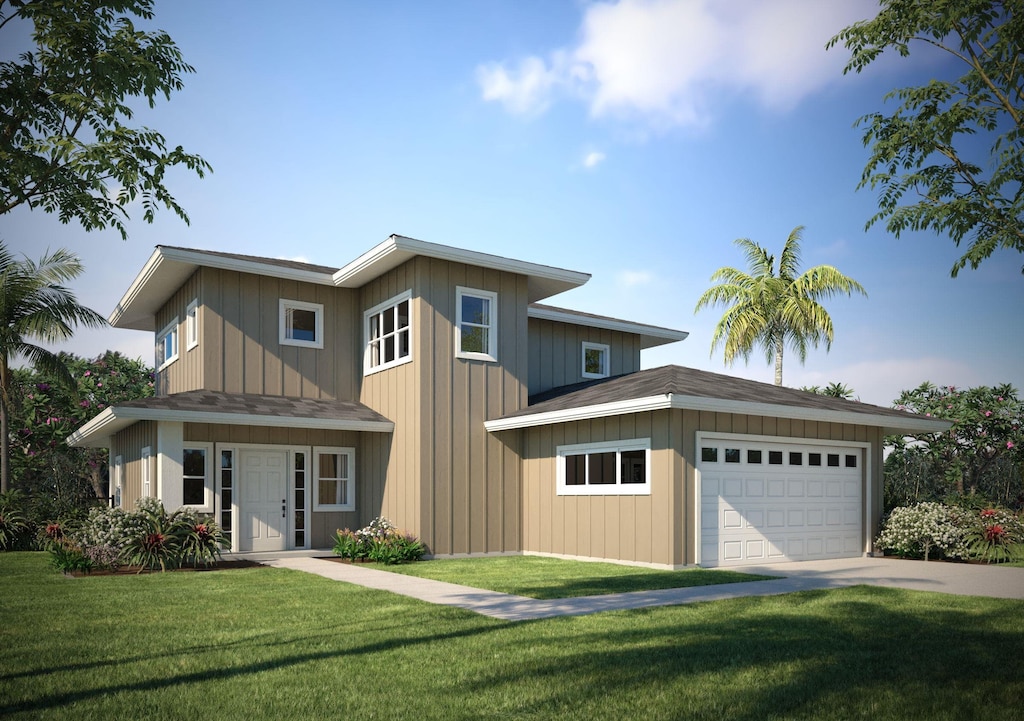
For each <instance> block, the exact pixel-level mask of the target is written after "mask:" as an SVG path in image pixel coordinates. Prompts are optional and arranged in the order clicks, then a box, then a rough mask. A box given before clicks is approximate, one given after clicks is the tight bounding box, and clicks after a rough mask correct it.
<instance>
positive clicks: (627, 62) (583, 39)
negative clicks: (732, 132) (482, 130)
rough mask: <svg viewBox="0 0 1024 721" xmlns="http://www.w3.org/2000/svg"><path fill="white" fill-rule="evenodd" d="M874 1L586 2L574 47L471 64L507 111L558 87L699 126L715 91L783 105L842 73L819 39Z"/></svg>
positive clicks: (536, 102)
mask: <svg viewBox="0 0 1024 721" xmlns="http://www.w3.org/2000/svg"><path fill="white" fill-rule="evenodd" d="M876 7H877V5H876V3H875V2H874V1H873V0H855V1H851V2H842V3H839V2H819V1H818V0H773V2H770V3H766V2H763V0H732V1H731V2H728V3H723V2H720V1H717V0H619V1H618V2H602V3H595V4H592V5H589V6H588V7H587V9H586V11H585V12H584V16H583V18H582V21H581V25H580V30H579V38H580V39H579V42H578V43H577V44H576V45H575V46H574V47H566V48H560V49H557V50H555V51H553V52H551V53H550V54H549V57H550V60H549V61H545V60H544V59H542V58H541V57H539V56H536V55H533V56H530V57H527V58H524V59H521V60H519V61H518V63H517V64H515V65H514V66H513V69H512V70H509V69H508V66H507V64H506V63H504V62H503V63H490V64H487V65H483V66H480V67H479V68H478V69H477V80H478V82H479V83H480V86H481V89H482V92H483V98H484V99H485V100H495V101H499V102H501V103H503V104H504V105H505V107H506V108H507V109H508V110H510V111H511V112H514V113H520V114H531V113H532V114H535V113H540V112H543V111H544V110H545V109H546V108H547V107H548V106H549V105H550V103H551V102H552V101H553V99H554V97H555V94H556V92H557V91H560V90H561V91H565V92H567V93H569V94H571V95H575V96H579V97H582V98H584V99H585V100H586V102H587V103H588V104H589V107H590V112H591V114H592V115H594V116H617V117H620V116H621V117H627V118H639V119H642V120H644V121H645V122H647V123H649V124H652V125H654V126H661V127H664V126H672V125H682V126H700V125H704V124H706V123H707V122H709V120H710V119H711V117H712V113H713V110H714V108H713V101H714V98H715V97H717V96H719V95H721V94H723V93H724V94H735V95H741V94H746V95H750V96H752V97H753V98H754V99H755V100H756V101H757V102H758V103H760V104H761V105H762V106H764V107H767V108H772V109H780V110H785V109H788V108H791V107H792V106H793V105H795V104H796V103H798V102H799V101H800V100H801V99H802V98H804V97H805V96H807V95H808V94H810V93H813V92H815V91H816V90H818V89H820V88H821V87H822V86H824V85H825V84H826V83H828V82H830V81H832V80H838V79H839V78H840V77H841V70H842V67H843V65H844V63H845V60H846V52H845V50H844V49H843V48H836V49H834V50H832V51H831V52H826V51H825V44H826V42H828V40H829V38H831V37H832V36H833V35H835V34H836V33H837V32H838V31H839V30H841V29H842V28H843V27H845V26H846V25H848V24H850V23H851V22H853V21H855V20H858V19H862V18H866V17H870V16H871V15H872V14H873V12H874V11H875V9H876Z"/></svg>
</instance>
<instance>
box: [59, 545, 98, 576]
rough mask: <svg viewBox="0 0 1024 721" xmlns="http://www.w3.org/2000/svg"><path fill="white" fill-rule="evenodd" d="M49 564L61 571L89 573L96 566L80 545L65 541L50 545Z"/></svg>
mask: <svg viewBox="0 0 1024 721" xmlns="http://www.w3.org/2000/svg"><path fill="white" fill-rule="evenodd" d="M50 565H51V566H53V567H54V568H55V569H57V570H58V571H60V572H61V573H82V572H84V573H89V572H90V571H92V570H93V569H94V568H95V567H96V564H95V563H93V561H92V559H91V558H89V557H88V556H86V555H85V552H84V551H83V550H82V548H81V547H80V546H76V545H74V544H72V543H68V542H66V541H65V542H63V543H54V544H53V545H52V546H51V547H50Z"/></svg>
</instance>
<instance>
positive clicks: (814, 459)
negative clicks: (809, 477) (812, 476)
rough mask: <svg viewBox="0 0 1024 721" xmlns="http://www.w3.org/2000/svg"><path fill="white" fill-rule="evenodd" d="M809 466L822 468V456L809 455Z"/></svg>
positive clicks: (818, 454) (816, 454) (817, 454)
mask: <svg viewBox="0 0 1024 721" xmlns="http://www.w3.org/2000/svg"><path fill="white" fill-rule="evenodd" d="M807 465H809V466H820V465H821V454H820V453H808V454H807Z"/></svg>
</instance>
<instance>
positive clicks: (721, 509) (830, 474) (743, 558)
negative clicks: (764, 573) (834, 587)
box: [697, 434, 871, 566]
mask: <svg viewBox="0 0 1024 721" xmlns="http://www.w3.org/2000/svg"><path fill="white" fill-rule="evenodd" d="M697 447H698V458H697V469H698V474H697V486H698V495H699V498H700V504H701V505H700V541H699V544H698V548H699V549H700V559H699V561H698V562H699V563H700V565H702V566H743V565H750V564H757V563H778V562H782V561H805V560H814V559H821V558H847V557H855V556H860V555H862V554H863V553H864V551H865V550H866V549H865V547H864V541H863V539H864V535H863V528H864V523H865V519H864V509H865V508H866V507H870V505H871V504H870V502H869V501H868V500H867V499H865V498H864V493H865V489H868V488H870V487H871V484H870V483H869V482H867V481H868V479H867V477H866V474H867V473H868V469H869V468H870V467H871V466H870V463H869V462H868V458H867V456H868V454H869V453H870V445H869V444H858V443H853V444H851V443H837V442H809V441H808V440H807V439H796V438H790V439H779V438H771V439H768V438H763V437H756V436H741V435H722V436H716V435H704V434H700V435H699V437H698V442H697Z"/></svg>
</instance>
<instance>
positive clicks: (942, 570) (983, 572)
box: [261, 556, 1024, 621]
mask: <svg viewBox="0 0 1024 721" xmlns="http://www.w3.org/2000/svg"><path fill="white" fill-rule="evenodd" d="M261 561H262V562H263V563H266V564H267V565H270V566H277V567H279V568H291V569H294V570H297V571H305V572H307V573H315V574H317V575H319V576H324V577H326V578H330V579H333V580H336V581H346V582H348V583H354V584H357V585H360V586H366V587H368V588H376V589H380V590H383V591H390V592H392V593H399V594H402V595H404V596H411V597H413V598H418V599H420V600H422V601H429V602H430V603H437V604H441V605H446V606H456V607H459V608H465V609H467V610H470V611H475V612H477V613H480V614H483V615H485V616H491V617H494V618H500V619H504V620H506V621H527V620H532V619H539V618H551V617H554V616H580V615H584V614H588V613H598V612H600V611H621V610H627V609H634V608H650V607H653V606H677V605H681V604H686V603H697V602H700V601H720V600H723V599H727V598H739V597H742V596H775V595H779V594H783V593H792V592H794V591H810V590H819V589H828V588H843V587H846V586H856V585H860V584H867V585H870V586H890V587H894V588H907V589H911V590H914V591H936V592H939V593H954V594H960V595H967V596H992V597H995V598H1016V599H1024V568H1000V567H997V566H980V565H973V564H964V563H940V562H930V563H925V562H923V561H904V560H900V559H895V558H844V559H835V560H831V561H802V562H798V563H776V564H767V565H763V566H744V567H743V568H741V569H734V570H742V571H745V572H748V573H757V574H764V575H770V576H780V578H777V579H774V580H770V581H750V582H745V583H723V584H719V585H715V586H697V587H694V588H667V589H663V590H658V591H634V592H632V593H613V594H608V595H603V596H581V597H577V598H560V599H555V600H538V599H534V598H525V597H523V596H512V595H509V594H506V593H497V592H495V591H487V590H483V589H479V588H470V587H468V586H459V585H457V584H452V583H444V582H442V581H432V580H429V579H425V578H416V577H415V576H404V575H401V574H398V573H389V572H387V571H378V570H376V569H371V568H364V567H361V566H358V565H350V564H343V563H337V562H335V561H329V560H325V559H323V558H310V557H300V556H279V557H277V558H265V559H261Z"/></svg>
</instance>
